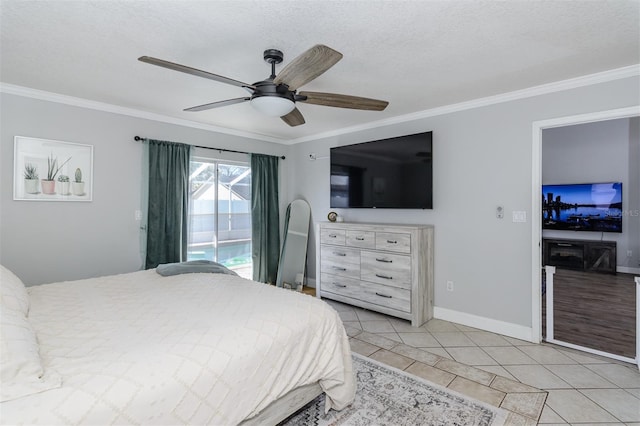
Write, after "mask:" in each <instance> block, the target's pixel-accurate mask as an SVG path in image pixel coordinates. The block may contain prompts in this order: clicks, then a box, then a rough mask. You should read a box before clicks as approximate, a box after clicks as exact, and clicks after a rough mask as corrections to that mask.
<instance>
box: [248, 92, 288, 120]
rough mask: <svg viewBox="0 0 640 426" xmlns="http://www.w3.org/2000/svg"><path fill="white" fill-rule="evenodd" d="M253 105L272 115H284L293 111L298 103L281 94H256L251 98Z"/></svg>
mask: <svg viewBox="0 0 640 426" xmlns="http://www.w3.org/2000/svg"><path fill="white" fill-rule="evenodd" d="M251 106H253V107H254V108H255V109H257V110H258V111H260V112H261V113H263V114H266V115H269V116H271V117H282V116H284V115H287V114H289V113H290V112H291V111H293V110H294V109H295V107H296V104H295V103H294V102H293V101H291V100H290V99H287V98H283V97H280V96H255V97H253V98H252V99H251Z"/></svg>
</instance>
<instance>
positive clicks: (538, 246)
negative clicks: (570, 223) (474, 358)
mask: <svg viewBox="0 0 640 426" xmlns="http://www.w3.org/2000/svg"><path fill="white" fill-rule="evenodd" d="M638 116H640V108H639V107H631V108H624V109H619V110H612V111H604V112H599V113H592V114H585V115H580V116H572V117H563V118H559V119H553V120H545V121H540V122H536V123H534V125H533V155H532V157H533V168H532V183H533V186H532V197H533V199H532V237H533V238H532V241H533V247H532V258H533V259H532V329H533V336H534V340H535V338H536V337H537V339H538V341H540V340H542V339H543V333H542V332H543V322H542V319H543V313H542V307H543V305H544V302H543V296H542V293H543V292H545V293H546V292H548V291H549V284H550V281H551V286H552V288H553V284H554V280H553V278H554V277H553V276H551V277H546V283H545V282H543V278H545V277H544V271H543V267H542V265H543V259H542V242H543V238H542V237H543V232H542V226H541V224H542V223H543V217H542V211H543V203H544V202H545V200H543V197H542V196H541V195H542V194H541V187H542V184H543V158H544V157H543V133H546V134H547V135H548V134H550V133H554V132H555V133H560V134H561V133H562V132H564V131H565V130H566V129H567V128H570V127H572V126H577V125H587V126H585V127H589V126H591V127H593V126H597V124H598V123H601V122H610V121H611V120H617V119H627V121H628V120H629V119H631V118H633V117H638ZM634 120H638V118H634ZM577 127H582V126H577ZM635 137H636V138H637V135H635ZM605 140H606V139H605ZM569 145H570V144H568V145H567V146H565V147H563V148H566V149H574V150H575V146H569ZM634 149H637V148H634ZM628 153H629V151H627V155H626V156H625V158H624V159H623V160H622V161H629V158H628ZM635 155H640V154H639V153H637V152H635ZM597 157H601V156H597ZM599 159H600V158H599ZM545 165H546V166H549V164H545ZM558 167H562V165H560V166H558ZM581 167H582V168H583V169H582V170H581V169H580V168H581ZM585 167H586V165H584V164H580V166H579V167H574V169H575V171H574V172H573V173H574V174H575V176H571V173H572V171H571V170H568V171H567V170H562V172H563V173H558V174H557V176H553V178H554V179H560V180H563V181H562V182H561V181H558V182H554V183H576V182H578V181H580V180H581V179H584V180H592V181H595V182H598V181H600V182H602V179H599V178H598V177H599V176H598V174H597V170H596V171H595V175H593V176H592V177H589V176H588V173H587V177H584V176H585V175H584V172H585V170H587V169H586V168H585ZM569 168H570V167H569ZM546 170H547V172H548V173H547V175H546V176H545V178H548V177H549V175H552V174H553V173H549V169H548V167H546ZM591 171H592V172H594V170H591ZM634 173H640V172H636V171H633V172H632V173H631V174H630V175H629V177H628V178H625V179H624V180H625V181H628V180H629V178H631V179H635V180H634V185H635V186H634V189H633V191H635V193H640V190H639V189H638V186H637V185H638V182H640V179H638V178H637V176H635V174H634ZM605 180H609V179H605ZM545 183H549V182H548V181H547V182H545ZM627 186H628V187H627V191H626V193H627V197H626V199H625V209H628V208H629V206H630V205H631V206H637V204H638V199H637V197H638V196H640V195H635V193H633V194H632V195H631V196H629V195H628V192H629V189H631V188H629V186H630V185H629V182H627ZM634 197H635V198H634ZM630 212H631V211H630V210H625V212H624V213H629V214H628V215H627V216H628V217H627V219H626V222H627V224H626V226H625V233H626V234H627V235H626V236H624V238H622V240H624V241H621V242H620V243H619V244H618V245H619V246H620V247H621V248H622V249H623V253H622V255H623V257H625V256H626V254H627V247H628V245H629V244H628V242H627V241H626V239H628V238H637V239H638V240H639V241H640V225H636V222H638V221H640V218H638V217H633V216H634V215H631V214H630ZM575 216H576V218H575V220H578V218H577V214H576V215H575ZM582 219H583V221H584V218H582ZM630 222H632V223H634V225H633V226H634V227H633V228H632V229H629V225H628V224H629V223H630ZM630 230H631V232H632V233H633V234H632V235H633V236H632V237H629V235H628V233H629V231H630ZM636 233H637V234H638V235H636ZM595 234H597V235H595ZM590 235H593V237H590ZM605 235H606V233H603V232H597V233H588V232H575V233H571V232H568V231H564V233H563V232H559V234H553V232H552V233H551V234H550V235H549V231H547V230H545V237H547V238H548V237H550V236H551V237H553V238H575V239H581V240H587V239H589V238H592V239H593V240H594V241H596V240H606V239H607V237H605ZM613 239H614V240H616V239H617V240H620V238H619V236H617V237H616V238H613ZM633 251H637V250H633ZM630 257H631V258H632V259H633V260H630V261H629V266H628V267H626V266H622V267H620V266H618V271H619V272H623V274H621V275H620V277H618V278H621V279H624V278H629V280H627V282H630V284H629V285H628V286H627V288H631V292H632V293H633V298H635V303H633V304H634V305H635V304H638V305H640V297H638V296H637V293H638V292H637V291H636V289H637V287H639V286H640V285H638V284H636V285H635V286H634V281H633V279H634V275H635V276H639V275H640V273H639V272H640V269H638V261H637V260H636V258H635V257H633V256H630ZM618 259H620V256H619V257H618ZM618 263H621V262H618ZM622 263H625V262H624V261H623V262H622ZM625 268H626V270H625ZM547 269H548V268H547ZM553 270H554V271H555V268H553ZM621 270H622V271H621ZM557 272H559V274H558V275H557V276H556V277H555V278H556V279H557V280H558V281H556V283H555V284H559V283H560V282H562V287H561V288H562V289H563V290H567V289H569V288H572V287H571V286H572V285H573V286H574V287H573V291H574V292H575V291H578V292H580V294H581V295H582V296H584V300H583V301H582V302H581V303H583V304H584V303H585V300H589V297H588V296H587V293H588V292H587V291H580V290H579V289H578V288H577V287H575V286H576V285H578V286H579V285H587V286H589V284H587V283H588V282H590V280H591V286H590V287H585V288H590V289H591V290H593V286H594V285H597V283H594V282H593V280H595V281H598V282H616V281H615V280H612V281H606V280H605V279H604V277H605V275H604V274H597V275H595V278H594V277H592V276H586V275H585V276H579V275H580V274H583V273H585V272H584V271H576V270H573V271H566V270H560V269H558V270H557ZM567 272H569V274H567ZM625 272H626V273H627V276H626V277H625V276H624V275H625V274H624V273H625ZM576 275H578V277H576ZM590 275H593V274H590ZM549 278H551V280H550V279H549ZM618 281H619V280H618ZM577 283H582V284H577ZM545 284H546V285H545ZM610 287H611V286H610ZM591 293H592V294H595V295H596V296H593V297H592V299H593V298H595V299H597V298H598V297H597V295H598V293H597V292H595V293H594V292H593V291H592V292H591ZM546 294H548V293H546ZM546 294H545V296H546ZM602 295H604V292H603V293H602ZM562 297H565V299H566V296H560V299H558V300H557V302H559V303H560V304H561V305H562V304H566V303H567V302H566V300H563V299H562ZM622 297H626V298H627V299H628V296H622ZM544 300H545V301H546V297H545V299H544ZM561 300H563V301H561ZM632 302H633V301H632ZM568 303H569V304H570V305H576V304H577V303H576V302H575V301H574V302H568ZM626 303H627V304H628V303H629V300H626ZM552 304H553V302H552ZM594 306H595V305H594ZM594 306H589V304H588V303H586V305H585V306H583V308H584V309H585V313H584V317H583V318H582V319H583V320H584V319H585V318H587V317H594V316H596V315H598V314H597V311H594V310H593V307H594ZM552 307H553V305H552ZM632 308H633V309H632V311H633V312H632V315H634V316H635V317H636V319H635V320H633V321H631V323H633V322H635V327H632V331H633V332H634V333H633V336H631V338H632V339H633V340H635V346H636V347H635V350H632V351H631V352H633V355H631V356H628V355H629V354H630V353H631V352H630V351H629V350H627V349H625V350H624V351H623V353H625V354H626V355H627V356H616V355H615V354H613V355H611V354H609V353H606V352H604V351H602V350H601V349H602V346H598V345H591V346H596V347H595V348H594V347H588V346H587V347H585V346H583V345H584V342H582V341H580V340H577V341H576V342H578V343H570V342H564V341H560V340H557V341H553V342H552V343H556V344H561V345H564V346H569V347H574V348H576V349H580V350H584V351H586V352H591V353H597V354H600V355H605V356H610V357H612V358H616V359H620V360H623V361H626V362H633V363H638V361H639V360H640V354H639V353H640V343H639V342H640V339H638V337H637V331H638V330H637V329H638V328H639V327H640V325H638V324H640V321H637V311H638V310H639V309H640V306H639V307H636V306H633V307H632ZM611 309H617V306H616V305H615V304H614V306H612V308H611ZM626 309H627V310H628V309H629V308H628V307H627V308H626ZM553 312H554V311H552V316H553ZM545 320H547V318H545ZM558 320H561V321H566V316H565V317H563V314H561V315H560V316H559V317H558ZM578 322H580V321H578ZM625 324H626V325H625V327H627V328H628V327H629V324H627V323H625ZM631 325H633V324H631ZM552 327H553V326H552ZM633 328H635V330H634V329H633ZM574 329H575V328H574ZM562 333H563V332H561V333H560V334H558V335H556V336H555V337H560V336H562ZM564 333H565V334H564V335H565V336H566V335H567V333H566V332H564ZM553 334H554V333H553V332H552V333H551V336H552V339H553V337H554V336H553ZM569 334H571V333H569ZM574 334H575V333H574ZM587 334H588V333H587ZM594 336H595V333H594ZM627 338H629V336H627ZM545 340H547V339H545ZM594 340H597V339H594ZM632 349H633V348H632ZM618 352H620V351H618Z"/></svg>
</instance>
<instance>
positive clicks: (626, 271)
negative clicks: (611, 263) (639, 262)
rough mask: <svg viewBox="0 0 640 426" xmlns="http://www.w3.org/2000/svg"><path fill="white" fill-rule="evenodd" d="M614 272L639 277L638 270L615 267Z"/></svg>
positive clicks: (639, 270)
mask: <svg viewBox="0 0 640 426" xmlns="http://www.w3.org/2000/svg"><path fill="white" fill-rule="evenodd" d="M616 271H618V272H622V273H623V274H634V275H640V268H630V267H628V266H616Z"/></svg>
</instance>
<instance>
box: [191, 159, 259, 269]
mask: <svg viewBox="0 0 640 426" xmlns="http://www.w3.org/2000/svg"><path fill="white" fill-rule="evenodd" d="M189 186H190V206H189V207H190V211H189V220H190V224H189V228H190V230H189V248H188V254H187V258H188V260H198V259H206V260H212V261H214V262H218V263H221V264H223V265H225V266H226V267H228V268H230V269H232V270H235V271H236V272H237V273H238V274H239V275H241V276H243V277H246V278H249V279H251V276H252V265H251V168H250V167H249V165H248V164H243V163H231V162H220V161H215V160H209V159H193V160H192V161H191V168H190V175H189Z"/></svg>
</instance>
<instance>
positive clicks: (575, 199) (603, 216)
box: [542, 182, 622, 232]
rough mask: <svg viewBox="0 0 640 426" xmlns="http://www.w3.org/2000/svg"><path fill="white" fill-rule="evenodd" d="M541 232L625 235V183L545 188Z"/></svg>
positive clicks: (546, 186) (551, 186)
mask: <svg viewBox="0 0 640 426" xmlns="http://www.w3.org/2000/svg"><path fill="white" fill-rule="evenodd" d="M542 228H543V229H559V230H571V231H596V232H622V183H620V182H611V183H589V184H572V185H543V186H542Z"/></svg>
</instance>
